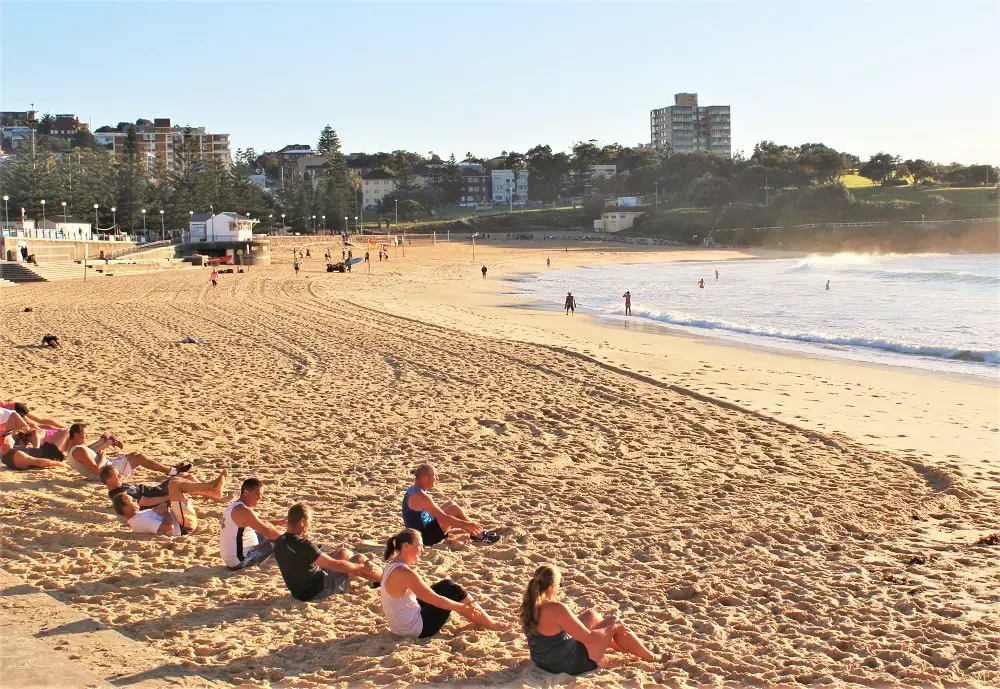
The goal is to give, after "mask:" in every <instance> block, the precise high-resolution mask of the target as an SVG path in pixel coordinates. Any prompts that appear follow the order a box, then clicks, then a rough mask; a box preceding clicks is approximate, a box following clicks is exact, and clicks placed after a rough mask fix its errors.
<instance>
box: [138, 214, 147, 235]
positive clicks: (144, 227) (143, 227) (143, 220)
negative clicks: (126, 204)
mask: <svg viewBox="0 0 1000 689" xmlns="http://www.w3.org/2000/svg"><path fill="white" fill-rule="evenodd" d="M139 212H140V213H142V236H143V237H145V236H146V209H145V208H142V209H140V210H139Z"/></svg>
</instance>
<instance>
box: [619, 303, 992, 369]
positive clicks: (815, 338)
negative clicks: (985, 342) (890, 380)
mask: <svg viewBox="0 0 1000 689" xmlns="http://www.w3.org/2000/svg"><path fill="white" fill-rule="evenodd" d="M633 315H636V316H642V317H644V318H649V319H650V320H654V321H659V322H660V323H667V324H670V325H679V326H685V327H688V328H700V329H705V330H724V331H727V332H732V333H739V334H742V335H754V336H757V337H770V338H775V339H780V340H791V341H795V342H808V343H811V344H817V345H837V346H842V347H864V348H866V349H878V350H881V351H884V352H893V353H896V354H910V355H915V356H925V357H933V358H938V359H951V360H953V361H972V362H977V363H986V364H1000V350H996V349H990V350H979V349H960V348H955V347H947V346H937V345H916V344H908V343H905V342H896V341H893V340H886V339H882V338H875V337H843V336H830V335H823V334H822V333H809V332H784V331H781V330H774V329H769V328H758V327H754V326H750V325H740V324H736V323H726V322H723V321H713V320H707V319H703V318H695V317H691V316H687V315H679V314H669V313H664V312H662V311H657V310H655V309H640V308H636V309H633Z"/></svg>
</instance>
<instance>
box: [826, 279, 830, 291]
mask: <svg viewBox="0 0 1000 689" xmlns="http://www.w3.org/2000/svg"><path fill="white" fill-rule="evenodd" d="M826 291H827V292H829V291H830V281H829V280H827V281H826Z"/></svg>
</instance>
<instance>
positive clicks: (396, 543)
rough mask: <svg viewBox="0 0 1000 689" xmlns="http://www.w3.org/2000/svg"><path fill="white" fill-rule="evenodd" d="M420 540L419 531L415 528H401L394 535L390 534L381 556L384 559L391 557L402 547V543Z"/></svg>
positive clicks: (412, 542)
mask: <svg viewBox="0 0 1000 689" xmlns="http://www.w3.org/2000/svg"><path fill="white" fill-rule="evenodd" d="M419 540H420V532H419V531H417V530H416V529H403V530H402V531H400V532H399V533H398V534H396V535H395V536H391V537H390V538H389V540H388V541H386V542H385V554H384V555H383V556H382V557H384V558H385V559H386V560H388V559H389V558H391V557H392V556H393V555H395V554H396V553H398V552H399V551H400V550H402V549H403V544H404V543H409V544H410V545H412V544H414V543H417V542H418V541H419Z"/></svg>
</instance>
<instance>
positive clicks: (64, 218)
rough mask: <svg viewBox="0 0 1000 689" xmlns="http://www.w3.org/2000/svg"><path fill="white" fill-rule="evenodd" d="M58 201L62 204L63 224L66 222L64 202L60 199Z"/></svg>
mask: <svg viewBox="0 0 1000 689" xmlns="http://www.w3.org/2000/svg"><path fill="white" fill-rule="evenodd" d="M60 203H61V204H62V207H63V225H65V224H66V202H65V201H60Z"/></svg>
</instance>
